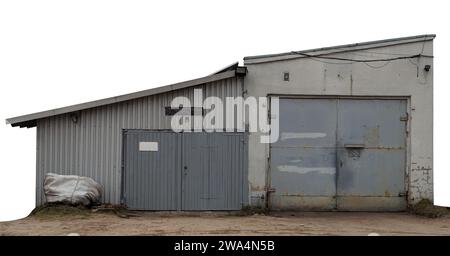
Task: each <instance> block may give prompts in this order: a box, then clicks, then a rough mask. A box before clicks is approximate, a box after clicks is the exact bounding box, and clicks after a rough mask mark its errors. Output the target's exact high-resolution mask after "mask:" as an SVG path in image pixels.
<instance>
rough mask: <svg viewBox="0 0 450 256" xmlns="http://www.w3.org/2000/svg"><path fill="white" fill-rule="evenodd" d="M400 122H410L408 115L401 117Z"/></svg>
mask: <svg viewBox="0 0 450 256" xmlns="http://www.w3.org/2000/svg"><path fill="white" fill-rule="evenodd" d="M400 121H402V122H406V121H408V113H407V114H406V116H401V117H400Z"/></svg>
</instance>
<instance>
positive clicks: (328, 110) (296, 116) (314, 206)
mask: <svg viewBox="0 0 450 256" xmlns="http://www.w3.org/2000/svg"><path fill="white" fill-rule="evenodd" d="M279 120H280V137H279V140H278V141H277V142H276V143H273V144H271V152H270V173H271V176H270V179H271V180H270V182H271V187H272V188H273V189H274V190H275V191H274V192H272V193H271V194H270V198H269V200H270V202H269V203H270V206H271V208H272V209H284V210H289V209H290V210H296V209H302V210H330V209H334V208H336V200H335V195H336V100H335V99H302V100H299V99H281V100H280V119H279Z"/></svg>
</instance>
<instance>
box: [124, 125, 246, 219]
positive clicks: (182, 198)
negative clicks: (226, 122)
mask: <svg viewBox="0 0 450 256" xmlns="http://www.w3.org/2000/svg"><path fill="white" fill-rule="evenodd" d="M245 140H246V135H245V134H243V133H174V132H170V131H144V130H129V131H126V132H125V136H124V143H125V146H124V149H125V158H124V163H125V170H124V183H123V184H124V185H123V191H124V193H123V196H124V199H125V203H126V204H127V206H128V208H130V209H138V210H239V209H241V208H242V205H243V204H246V203H247V201H248V182H247V161H246V159H247V149H246V141H245ZM142 146H144V147H142Z"/></svg>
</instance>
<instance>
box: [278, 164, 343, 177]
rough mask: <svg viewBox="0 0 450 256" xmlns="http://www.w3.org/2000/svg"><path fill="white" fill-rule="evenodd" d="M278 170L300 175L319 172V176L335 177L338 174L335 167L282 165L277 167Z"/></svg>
mask: <svg viewBox="0 0 450 256" xmlns="http://www.w3.org/2000/svg"><path fill="white" fill-rule="evenodd" d="M277 168H278V170H279V171H280V172H291V173H298V174H307V173H310V172H317V173H318V174H328V175H334V174H335V173H336V168H335V167H299V166H295V165H280V166H277Z"/></svg>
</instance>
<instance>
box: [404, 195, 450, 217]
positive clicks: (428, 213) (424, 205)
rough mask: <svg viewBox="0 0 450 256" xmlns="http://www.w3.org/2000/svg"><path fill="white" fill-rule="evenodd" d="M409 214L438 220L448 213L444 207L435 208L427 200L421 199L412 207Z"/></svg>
mask: <svg viewBox="0 0 450 256" xmlns="http://www.w3.org/2000/svg"><path fill="white" fill-rule="evenodd" d="M411 212H412V213H414V214H417V215H420V216H425V217H428V218H439V217H442V216H444V215H447V214H448V213H449V211H448V209H447V208H446V207H441V206H436V205H434V204H433V203H432V202H431V201H430V200H428V199H422V200H420V201H419V202H418V203H417V204H415V205H413V206H412V207H411Z"/></svg>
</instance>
